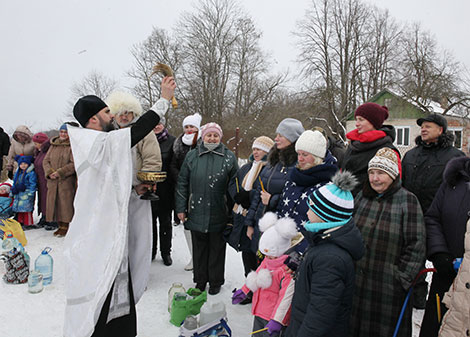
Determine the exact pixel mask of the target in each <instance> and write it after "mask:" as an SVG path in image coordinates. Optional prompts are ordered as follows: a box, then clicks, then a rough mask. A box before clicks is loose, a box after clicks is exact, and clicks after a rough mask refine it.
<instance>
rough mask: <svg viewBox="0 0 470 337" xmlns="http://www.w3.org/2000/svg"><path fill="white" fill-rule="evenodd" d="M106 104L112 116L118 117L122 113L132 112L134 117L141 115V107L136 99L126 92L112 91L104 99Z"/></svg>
mask: <svg viewBox="0 0 470 337" xmlns="http://www.w3.org/2000/svg"><path fill="white" fill-rule="evenodd" d="M106 104H107V105H108V107H109V110H110V112H111V113H112V114H113V115H116V116H118V115H120V114H122V113H124V112H126V111H127V112H132V113H133V114H134V117H139V116H140V115H141V114H142V105H140V102H139V100H138V99H137V98H135V97H134V96H133V95H131V94H129V93H128V92H124V91H114V92H112V93H111V94H110V95H109V96H108V97H107V98H106Z"/></svg>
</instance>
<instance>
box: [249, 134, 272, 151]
mask: <svg viewBox="0 0 470 337" xmlns="http://www.w3.org/2000/svg"><path fill="white" fill-rule="evenodd" d="M273 146H274V141H273V140H272V139H271V138H269V137H266V136H261V137H258V138H256V139H255V141H254V142H253V145H252V146H251V148H252V149H260V150H262V151H264V152H266V153H268V152H269V151H270V150H271V148H272V147H273Z"/></svg>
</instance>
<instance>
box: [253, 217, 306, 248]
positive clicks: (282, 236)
mask: <svg viewBox="0 0 470 337" xmlns="http://www.w3.org/2000/svg"><path fill="white" fill-rule="evenodd" d="M258 225H259V229H260V230H261V231H262V232H263V235H261V239H260V240H259V250H260V252H261V253H263V254H264V255H267V256H271V257H279V256H281V255H282V254H284V253H285V251H286V250H288V249H289V248H290V245H291V240H292V238H293V237H295V236H296V235H297V226H296V224H295V221H294V220H293V219H291V218H280V219H277V215H276V214H274V213H271V212H268V213H266V214H265V215H264V216H263V217H262V218H261V219H260V221H259V223H258Z"/></svg>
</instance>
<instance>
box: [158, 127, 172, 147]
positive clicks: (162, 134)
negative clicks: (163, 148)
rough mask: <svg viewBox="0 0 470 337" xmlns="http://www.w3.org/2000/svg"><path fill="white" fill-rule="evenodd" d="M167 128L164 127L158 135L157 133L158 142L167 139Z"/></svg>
mask: <svg viewBox="0 0 470 337" xmlns="http://www.w3.org/2000/svg"><path fill="white" fill-rule="evenodd" d="M168 135H169V133H168V129H167V128H165V129H163V131H162V132H160V133H159V134H158V135H157V140H158V143H159V144H161V143H162V142H164V141H165V140H167V139H168Z"/></svg>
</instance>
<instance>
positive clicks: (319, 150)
mask: <svg viewBox="0 0 470 337" xmlns="http://www.w3.org/2000/svg"><path fill="white" fill-rule="evenodd" d="M299 150H302V151H305V152H308V153H311V154H313V155H314V156H315V157H318V158H321V159H324V158H325V154H326V138H325V136H323V135H322V133H321V132H320V131H312V130H307V131H304V132H303V133H302V134H301V135H300V137H299V139H297V143H295V151H299Z"/></svg>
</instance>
